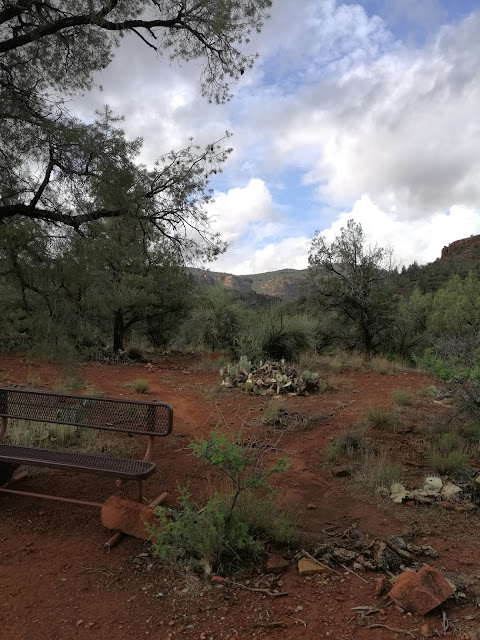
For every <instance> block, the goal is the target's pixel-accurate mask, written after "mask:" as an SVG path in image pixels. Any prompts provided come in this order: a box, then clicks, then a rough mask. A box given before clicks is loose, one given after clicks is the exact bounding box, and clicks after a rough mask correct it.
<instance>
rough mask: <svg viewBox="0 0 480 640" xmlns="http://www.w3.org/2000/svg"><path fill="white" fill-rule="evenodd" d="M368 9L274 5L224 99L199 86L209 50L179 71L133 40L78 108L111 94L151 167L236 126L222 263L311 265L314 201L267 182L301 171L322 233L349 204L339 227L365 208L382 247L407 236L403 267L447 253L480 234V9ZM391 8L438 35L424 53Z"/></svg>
mask: <svg viewBox="0 0 480 640" xmlns="http://www.w3.org/2000/svg"><path fill="white" fill-rule="evenodd" d="M362 4H363V5H365V6H367V5H368V4H369V3H368V2H367V0H364V1H363V3H362V2H361V1H360V0H359V2H358V3H357V4H353V3H352V4H342V3H341V2H339V1H338V0H302V2H301V5H302V6H301V10H299V2H298V0H282V1H281V2H276V3H274V4H273V7H272V18H271V20H269V21H268V22H267V23H266V25H265V27H264V29H263V31H262V33H261V34H260V35H258V36H254V37H253V38H252V43H251V45H250V46H251V49H252V51H253V50H258V51H259V53H260V58H259V60H258V62H257V64H256V65H255V67H254V69H253V70H252V71H248V72H247V73H245V75H244V76H243V77H242V79H241V81H240V83H239V85H238V86H237V87H235V88H234V93H235V98H234V99H233V101H232V102H231V103H230V104H227V105H223V106H217V105H210V104H208V103H207V101H206V100H204V99H203V98H201V97H200V94H199V89H198V79H199V70H200V67H199V65H198V62H197V61H195V62H193V63H191V64H184V65H183V66H182V68H181V69H180V68H179V67H178V65H176V64H175V63H174V64H173V65H170V63H169V60H168V56H167V57H165V58H163V59H161V60H158V59H156V58H155V56H154V55H152V52H151V50H149V49H147V48H146V47H145V48H142V46H141V44H140V43H139V42H138V39H136V38H135V37H133V36H132V37H131V38H126V39H124V41H123V43H122V46H121V47H120V49H119V51H118V54H117V57H116V58H115V60H114V62H113V64H112V65H111V66H110V67H109V68H108V69H107V70H106V72H105V73H104V74H102V76H101V77H100V78H99V82H101V83H102V84H103V85H104V87H105V90H104V93H103V94H99V95H93V94H92V95H89V96H87V97H86V98H85V99H83V100H82V101H79V102H78V103H76V104H75V109H76V110H77V111H78V112H79V113H80V114H81V115H84V116H85V117H88V116H87V114H88V112H89V110H93V108H95V107H98V106H101V105H102V104H103V103H106V102H108V103H109V104H111V105H112V106H113V107H114V109H116V111H118V112H119V113H124V114H125V115H126V118H127V120H126V122H125V129H126V131H127V134H128V135H129V136H139V135H140V136H143V137H144V140H145V148H144V152H143V154H142V161H145V162H149V163H150V162H152V161H153V160H154V159H155V158H156V157H158V156H159V155H160V154H161V153H164V152H166V151H168V150H169V149H170V148H175V147H182V146H184V145H185V144H186V142H187V139H188V137H189V136H191V135H193V136H194V137H195V139H196V141H199V142H200V143H202V144H203V143H207V142H209V141H211V140H214V139H217V138H219V137H221V136H222V134H223V132H224V131H225V129H228V130H233V132H234V137H233V138H232V144H233V146H234V148H235V150H234V153H233V154H232V155H231V156H230V158H229V160H228V161H227V163H226V165H225V171H224V174H223V180H224V181H225V184H226V187H225V189H224V192H222V193H218V194H217V195H216V202H215V203H212V204H211V205H209V207H208V212H209V213H210V214H211V215H212V226H213V228H214V230H215V231H218V232H219V233H220V234H221V235H222V238H223V239H224V240H226V241H227V242H229V243H230V245H231V246H230V248H229V249H228V251H227V253H226V254H225V255H223V256H221V257H220V258H219V260H218V261H217V262H216V263H213V264H212V265H210V267H211V268H212V269H215V270H217V269H218V270H220V269H221V270H225V271H231V272H234V273H242V272H243V273H255V272H261V271H264V270H272V269H280V268H285V267H293V268H303V267H304V266H306V263H307V255H308V245H309V240H308V239H307V238H306V236H307V235H308V233H309V230H308V229H307V228H306V226H307V225H306V224H304V225H302V226H300V225H299V217H300V216H301V215H302V211H301V209H300V210H298V211H297V210H295V204H296V203H295V202H294V201H293V196H291V198H290V199H289V193H288V188H287V189H285V190H284V191H283V192H282V193H281V194H279V196H278V198H279V199H280V198H282V200H281V201H279V203H278V204H277V203H275V202H274V201H273V198H272V195H271V193H270V191H269V189H268V187H267V184H266V182H267V181H268V184H270V185H272V184H274V183H278V182H281V181H282V180H283V178H284V177H285V174H284V173H283V172H285V171H287V170H289V169H293V172H294V173H295V174H296V175H297V176H298V174H303V177H304V182H305V183H307V184H309V185H311V186H312V188H313V189H314V190H315V192H316V194H317V197H318V207H319V219H318V221H317V222H316V224H315V227H316V228H321V227H322V222H323V221H322V217H321V214H322V213H324V215H328V216H329V219H332V217H335V215H336V212H338V216H337V219H336V220H335V222H334V223H332V224H331V225H330V226H329V227H328V229H326V230H325V232H326V233H327V234H328V233H330V234H333V235H336V234H337V233H338V232H339V230H340V227H341V226H342V225H345V224H346V221H347V220H348V218H350V217H353V218H355V219H356V220H357V221H358V222H360V223H361V224H362V226H363V228H364V231H365V233H366V237H367V240H368V241H369V242H372V243H375V242H378V243H379V244H380V245H385V244H391V245H393V246H394V247H395V249H396V252H397V255H398V258H399V260H401V261H402V262H404V263H406V264H408V263H410V262H412V261H414V260H417V261H418V262H426V261H430V260H434V259H435V258H436V257H438V256H439V255H440V251H441V248H442V247H443V246H444V245H445V244H448V243H450V242H452V241H453V240H456V239H458V238H461V237H465V236H468V235H470V234H472V233H480V215H479V214H480V211H479V209H478V207H479V202H480V155H479V153H478V150H479V149H480V118H479V105H480V65H479V64H478V60H479V59H480V39H479V38H478V33H479V32H480V11H479V12H476V13H474V14H472V15H471V16H469V17H468V18H466V19H464V20H463V21H461V22H459V23H456V24H451V25H447V26H443V27H441V28H440V29H438V25H439V24H440V22H439V21H441V20H443V19H444V18H445V15H446V13H445V11H444V10H442V2H441V0H424V1H423V2H422V3H419V2H418V1H417V2H415V1H414V0H384V2H383V3H382V4H381V5H380V6H384V8H385V11H384V13H383V15H384V19H381V18H379V17H378V16H369V15H368V13H367V12H366V11H365V9H364V7H363V6H362ZM370 4H371V3H370ZM387 5H388V7H387ZM387 8H388V9H389V10H388V11H387ZM407 9H408V11H407ZM389 16H390V18H391V19H392V20H393V21H394V22H395V20H397V22H398V21H402V20H407V19H410V18H412V20H410V22H411V23H412V24H413V22H414V21H415V22H416V23H418V24H423V25H424V27H425V28H427V27H428V29H429V33H430V36H431V39H430V40H429V41H428V42H427V44H425V45H424V46H423V47H422V48H415V47H412V46H409V45H408V43H402V42H400V41H399V40H398V39H396V37H395V36H394V35H393V34H392V32H391V31H390V30H389V25H388V24H387V22H386V20H389ZM407 22H408V20H407ZM390 24H393V22H392V23H390ZM433 29H437V33H436V36H435V35H434V34H433ZM126 69H128V73H127V72H126ZM289 184H292V183H291V182H290V183H289ZM294 186H295V185H294ZM229 187H230V188H229ZM311 209H312V207H310V213H309V215H310V216H311ZM279 211H282V215H279V213H278V212H279ZM289 211H292V212H293V213H292V214H291V216H290V219H288V212H289ZM447 212H449V213H447ZM323 220H324V219H323ZM323 226H325V223H324V222H323ZM314 231H315V228H314V227H312V229H311V234H312V235H313V233H314Z"/></svg>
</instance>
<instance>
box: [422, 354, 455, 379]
mask: <svg viewBox="0 0 480 640" xmlns="http://www.w3.org/2000/svg"><path fill="white" fill-rule="evenodd" d="M414 360H415V363H416V364H417V366H418V367H420V368H421V369H425V370H426V371H428V372H429V373H433V375H434V376H436V377H437V378H440V379H441V380H451V379H452V378H453V377H454V375H455V371H454V369H453V368H452V367H451V366H450V365H449V364H448V362H446V361H445V360H442V359H441V358H438V357H437V356H436V354H435V353H434V351H433V349H426V350H425V352H424V354H423V356H421V357H417V356H414Z"/></svg>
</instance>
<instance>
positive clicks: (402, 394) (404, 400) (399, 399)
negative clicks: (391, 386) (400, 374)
mask: <svg viewBox="0 0 480 640" xmlns="http://www.w3.org/2000/svg"><path fill="white" fill-rule="evenodd" d="M393 401H394V402H395V403H396V404H398V405H400V406H401V407H409V406H411V405H412V403H413V400H412V396H411V395H410V393H409V392H408V391H407V390H406V389H396V390H395V391H394V392H393Z"/></svg>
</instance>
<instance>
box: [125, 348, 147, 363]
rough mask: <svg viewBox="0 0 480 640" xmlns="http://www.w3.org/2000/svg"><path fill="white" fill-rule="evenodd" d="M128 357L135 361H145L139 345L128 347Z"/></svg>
mask: <svg viewBox="0 0 480 640" xmlns="http://www.w3.org/2000/svg"><path fill="white" fill-rule="evenodd" d="M127 358H128V359H129V360H133V361H134V362H144V357H143V353H142V350H141V349H139V348H138V347H130V348H129V349H127Z"/></svg>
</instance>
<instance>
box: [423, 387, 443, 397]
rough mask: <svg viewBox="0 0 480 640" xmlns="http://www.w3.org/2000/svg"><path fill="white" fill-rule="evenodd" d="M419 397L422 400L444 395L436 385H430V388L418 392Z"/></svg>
mask: <svg viewBox="0 0 480 640" xmlns="http://www.w3.org/2000/svg"><path fill="white" fill-rule="evenodd" d="M418 395H419V396H420V397H421V398H427V397H430V398H438V397H439V396H441V395H442V393H441V391H440V389H438V387H436V386H435V385H433V384H432V385H430V386H429V387H425V388H424V389H420V391H419V392H418Z"/></svg>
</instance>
